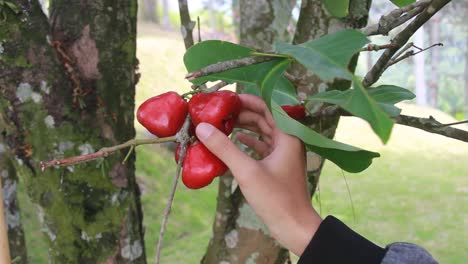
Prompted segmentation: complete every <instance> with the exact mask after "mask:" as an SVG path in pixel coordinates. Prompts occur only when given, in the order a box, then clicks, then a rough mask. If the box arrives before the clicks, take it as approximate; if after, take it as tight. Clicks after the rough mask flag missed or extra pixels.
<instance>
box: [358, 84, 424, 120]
mask: <svg viewBox="0 0 468 264" xmlns="http://www.w3.org/2000/svg"><path fill="white" fill-rule="evenodd" d="M367 93H368V94H369V96H370V97H372V98H373V99H374V100H375V101H376V102H377V105H378V106H379V107H380V108H382V110H383V111H384V112H385V113H387V114H388V115H389V116H392V117H393V116H397V115H399V114H400V113H401V109H400V108H398V107H396V106H395V105H394V104H396V103H399V102H401V101H403V100H411V99H413V98H415V97H416V96H415V95H414V94H413V93H412V92H410V91H409V90H407V89H405V88H402V87H398V86H394V85H380V86H377V87H375V88H370V89H367Z"/></svg>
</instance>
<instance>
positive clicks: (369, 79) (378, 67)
mask: <svg viewBox="0 0 468 264" xmlns="http://www.w3.org/2000/svg"><path fill="white" fill-rule="evenodd" d="M450 1H451V0H433V1H432V2H431V3H430V4H429V5H428V6H427V7H426V8H425V9H424V10H423V11H422V12H421V13H420V14H419V15H418V16H417V17H416V18H415V19H414V20H413V21H412V22H411V23H410V24H409V25H408V26H407V27H406V28H405V29H403V30H402V31H401V32H400V33H398V34H397V35H396V36H395V38H394V39H393V40H392V43H393V44H395V47H394V48H390V49H387V50H385V52H384V53H383V54H382V56H380V58H379V60H378V61H377V62H376V63H375V65H374V66H373V67H372V69H371V70H370V71H369V72H368V73H367V74H366V76H365V77H364V80H363V81H362V84H363V85H364V86H365V87H369V86H371V85H372V84H374V83H375V82H376V81H377V80H378V79H379V78H380V76H381V75H382V73H383V72H384V71H385V69H386V66H387V64H388V62H389V61H390V60H391V59H392V57H393V55H395V53H396V52H397V51H398V50H399V49H400V48H401V47H403V45H405V44H406V42H408V40H409V38H410V37H411V36H412V35H413V34H414V33H415V32H416V31H417V30H418V29H419V28H420V27H421V26H422V25H423V24H424V23H426V22H427V21H428V20H429V19H430V18H431V17H432V16H433V15H434V14H436V13H437V12H438V11H439V10H440V9H441V8H442V7H444V6H445V5H446V4H448V3H449V2H450Z"/></svg>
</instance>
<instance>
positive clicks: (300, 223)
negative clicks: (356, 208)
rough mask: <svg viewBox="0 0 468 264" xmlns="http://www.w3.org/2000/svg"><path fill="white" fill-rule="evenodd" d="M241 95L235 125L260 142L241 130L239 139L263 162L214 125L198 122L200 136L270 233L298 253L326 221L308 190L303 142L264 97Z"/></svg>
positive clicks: (300, 252) (197, 130)
mask: <svg viewBox="0 0 468 264" xmlns="http://www.w3.org/2000/svg"><path fill="white" fill-rule="evenodd" d="M240 98H241V102H242V109H241V112H240V114H239V118H238V124H237V126H238V127H240V128H244V129H247V130H250V131H253V132H255V133H257V134H258V135H260V136H261V140H259V139H257V138H256V137H254V136H251V135H248V134H245V133H238V134H237V138H238V139H239V141H240V142H242V143H243V144H245V145H247V146H248V147H250V148H251V149H252V150H254V151H255V152H256V153H257V154H258V155H259V156H260V157H261V158H262V159H261V160H255V159H253V158H251V157H249V156H248V155H247V154H245V153H244V152H242V151H241V150H239V149H238V148H237V147H236V146H235V145H234V143H232V142H231V141H230V140H229V138H228V137H227V136H226V135H224V134H223V133H222V132H221V131H219V130H217V129H216V128H215V127H213V126H211V125H210V124H207V123H202V124H200V125H198V126H197V128H196V134H197V137H198V138H199V139H200V140H201V141H202V142H203V144H204V145H205V146H206V147H207V148H208V149H209V150H210V151H211V152H212V153H214V154H215V155H216V156H218V158H220V159H221V160H222V161H223V162H224V163H225V164H226V165H227V166H228V167H229V169H230V170H231V172H232V174H233V175H234V178H235V179H236V181H237V183H238V185H239V187H240V189H241V191H242V193H243V195H244V196H245V198H246V199H247V202H248V203H249V205H250V206H251V207H252V208H253V209H254V211H255V212H256V213H257V215H258V216H259V217H260V218H261V219H262V221H263V222H264V223H265V224H266V226H267V227H268V228H269V230H270V232H271V235H272V236H273V237H274V238H275V239H277V240H278V241H279V242H280V243H281V244H282V245H283V246H285V247H286V248H288V249H289V250H291V251H292V252H293V253H294V254H296V255H298V256H300V255H301V254H302V252H303V251H304V249H305V247H306V246H307V245H308V243H309V242H310V240H311V238H312V236H313V235H314V234H315V231H316V230H317V228H318V226H319V225H320V223H321V221H322V220H321V218H320V216H319V215H318V214H317V212H316V211H315V210H314V209H313V207H312V205H311V202H310V195H309V192H308V190H307V183H306V162H305V149H304V145H303V144H302V142H301V141H300V140H299V139H297V138H296V137H293V136H290V135H288V134H286V133H284V132H283V131H281V130H280V129H279V128H278V127H277V125H276V123H275V121H274V120H273V117H272V115H271V113H270V111H269V110H268V108H267V106H266V104H265V102H264V101H263V100H262V99H261V98H259V97H257V96H253V95H246V94H242V95H240Z"/></svg>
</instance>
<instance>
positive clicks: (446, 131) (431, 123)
mask: <svg viewBox="0 0 468 264" xmlns="http://www.w3.org/2000/svg"><path fill="white" fill-rule="evenodd" d="M393 119H394V120H395V121H396V122H397V123H398V124H400V125H404V126H410V127H414V128H419V129H422V130H424V131H427V132H430V133H435V134H439V135H442V136H446V137H449V138H453V139H458V140H461V141H464V142H468V131H466V130H463V129H458V128H454V127H450V126H448V125H452V124H441V123H440V122H439V121H437V120H435V119H434V118H433V117H432V116H430V117H429V118H423V117H415V116H407V115H399V116H397V117H394V118H393ZM457 123H459V122H457Z"/></svg>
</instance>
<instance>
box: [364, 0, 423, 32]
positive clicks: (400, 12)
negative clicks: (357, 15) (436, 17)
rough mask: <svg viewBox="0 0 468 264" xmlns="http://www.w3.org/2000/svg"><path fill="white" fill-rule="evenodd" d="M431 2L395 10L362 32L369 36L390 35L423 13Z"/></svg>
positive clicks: (416, 3)
mask: <svg viewBox="0 0 468 264" xmlns="http://www.w3.org/2000/svg"><path fill="white" fill-rule="evenodd" d="M430 2H431V1H430V0H422V1H417V2H414V3H413V4H410V5H407V6H404V7H401V8H397V9H394V10H392V11H391V12H390V13H388V14H386V15H384V16H382V17H381V18H380V19H379V22H378V23H377V24H373V25H369V26H367V27H365V28H363V29H361V32H362V33H364V34H366V35H367V36H373V35H388V33H389V32H390V31H391V30H392V29H394V28H396V27H398V26H400V25H402V24H404V23H405V22H407V21H408V20H410V19H411V18H413V17H415V16H417V15H418V14H419V13H421V12H422V11H423V10H424V8H426V7H427V6H428V5H429V3H430Z"/></svg>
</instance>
